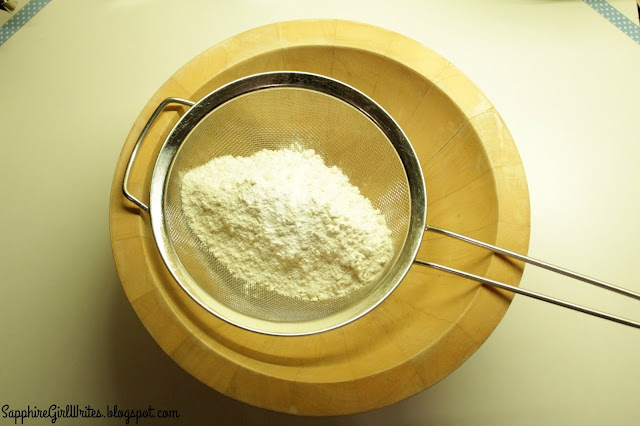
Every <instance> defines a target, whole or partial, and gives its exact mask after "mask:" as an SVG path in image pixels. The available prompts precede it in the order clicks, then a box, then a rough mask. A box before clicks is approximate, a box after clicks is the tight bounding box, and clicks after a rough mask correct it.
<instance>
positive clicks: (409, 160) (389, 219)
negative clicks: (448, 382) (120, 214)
mask: <svg viewBox="0 0 640 426" xmlns="http://www.w3.org/2000/svg"><path fill="white" fill-rule="evenodd" d="M174 103H175V104H182V105H186V106H189V107H190V108H189V109H188V110H187V112H186V113H184V114H183V115H182V117H181V118H180V119H179V120H178V122H177V123H176V125H175V126H174V128H173V129H172V130H171V132H170V133H169V135H168V136H167V138H166V139H165V141H164V143H163V145H162V147H161V148H160V151H159V153H158V156H157V159H156V162H155V166H154V169H153V174H152V177H151V183H150V188H149V194H150V196H149V204H148V205H147V204H145V203H144V202H142V201H141V200H140V199H138V198H137V197H135V196H134V195H133V194H132V193H131V192H130V191H129V189H128V186H129V176H130V172H131V169H132V166H133V164H134V162H135V158H136V156H137V153H138V150H139V148H140V146H141V143H142V141H143V140H144V138H145V136H146V134H147V133H148V131H149V129H150V128H151V126H152V125H153V123H154V122H155V120H156V119H157V118H158V116H159V115H160V113H161V112H162V111H163V110H164V109H165V108H166V107H167V106H168V105H170V104H174ZM292 143H295V144H296V145H298V146H300V147H301V148H305V149H313V150H314V151H315V152H316V153H317V154H319V155H320V156H321V157H322V159H323V160H324V162H325V164H326V165H327V166H329V167H331V166H337V167H338V168H340V169H341V170H342V172H343V173H344V174H345V175H346V176H347V177H348V178H349V181H350V182H351V184H353V185H355V186H356V187H358V189H359V190H360V192H361V193H362V195H364V196H365V197H366V198H368V199H369V200H370V201H371V203H372V204H373V206H374V207H375V208H377V209H378V210H379V211H380V212H381V213H382V215H383V216H384V218H385V220H386V223H387V226H388V227H389V229H390V230H391V233H392V237H391V238H392V241H393V251H394V254H393V257H392V259H391V260H390V261H389V262H388V263H387V265H386V267H385V269H384V271H383V272H382V274H381V275H380V277H379V278H378V280H377V281H376V282H375V283H373V284H372V285H370V286H368V287H366V288H363V289H359V290H357V291H353V292H351V293H349V294H348V295H347V296H345V297H341V298H336V299H331V300H325V301H308V300H300V299H296V298H291V297H286V296H283V295H279V294H277V293H275V292H273V291H270V290H267V289H265V288H264V287H261V286H257V285H252V284H251V283H246V282H243V281H242V280H241V279H239V278H237V277H235V276H233V275H232V274H231V273H230V272H229V270H228V269H227V268H226V267H225V265H223V264H221V263H220V262H219V261H218V260H217V259H216V258H215V257H214V256H213V255H212V254H211V253H210V251H209V250H208V249H207V247H206V246H205V245H204V244H203V243H202V242H201V241H200V240H199V239H198V238H197V237H196V236H195V234H194V233H193V232H192V231H191V229H190V227H189V224H188V221H187V219H186V217H185V215H184V213H183V211H182V207H181V203H182V201H181V194H180V192H181V191H180V189H181V177H182V175H183V174H184V173H185V172H187V171H189V170H191V169H193V168H195V167H198V166H200V165H203V164H205V163H207V162H208V161H210V160H211V159H213V158H218V157H222V156H226V155H231V156H249V155H252V154H254V153H256V152H258V151H262V150H264V149H269V150H278V149H284V148H288V147H290V146H291V145H292ZM317 184H319V185H321V184H322V183H321V182H318V183H317ZM122 189H123V193H124V196H125V197H126V198H127V199H128V200H130V201H131V202H133V203H134V204H136V205H137V206H138V207H139V208H140V209H142V210H143V211H144V212H146V213H148V214H149V216H150V221H151V228H152V233H153V236H154V240H155V243H156V245H157V247H158V251H159V253H160V255H161V257H162V259H163V261H164V263H165V265H166V267H167V268H168V270H169V272H170V273H171V275H172V276H173V278H174V279H175V280H176V282H177V283H178V284H179V285H180V287H182V289H183V290H184V291H185V292H186V293H187V294H188V295H189V296H190V297H191V298H192V299H193V300H194V301H195V302H196V303H198V304H199V305H200V306H201V307H202V308H204V309H206V310H207V311H209V312H210V313H212V314H213V315H216V316H217V317H219V318H221V319H222V320H224V321H227V322H229V323H231V324H234V325H236V326H238V327H241V328H244V329H247V330H250V331H254V332H259V333H264V334H270V335H281V336H297V335H308V334H314V333H320V332H324V331H328V330H332V329H335V328H337V327H340V326H343V325H345V324H348V323H350V322H352V321H354V320H356V319H358V318H360V317H361V316H363V315H365V314H366V313H368V312H370V311H371V310H372V309H374V308H375V307H376V306H378V305H379V304H380V303H382V301H384V300H385V299H386V298H387V297H388V296H389V295H390V294H391V293H392V292H393V291H394V289H395V288H396V287H397V286H398V285H399V284H400V282H401V281H402V279H403V278H404V276H405V275H406V273H407V272H408V270H409V268H410V267H411V266H412V265H413V264H414V263H417V264H420V265H424V266H427V267H431V268H435V269H438V270H440V271H444V272H447V273H451V274H455V275H458V276H461V277H464V278H467V279H471V280H474V281H476V282H480V283H482V284H485V285H490V286H494V287H497V288H500V289H503V290H507V291H511V292H514V293H517V294H521V295H524V296H528V297H531V298H534V299H538V300H541V301H544V302H548V303H552V304H555V305H558V306H561V307H564V308H569V309H572V310H576V311H579V312H583V313H586V314H589V315H593V316H596V317H600V318H603V319H607V320H610V321H614V322H617V323H620V324H624V325H628V326H632V327H636V328H640V323H639V322H636V321H631V320H628V319H625V318H621V317H618V316H614V315H610V314H607V313H604V312H601V311H597V310H594V309H590V308H587V307H583V306H580V305H576V304H573V303H570V302H567V301H563V300H559V299H556V298H553V297H550V296H546V295H543V294H539V293H536V292H533V291H530V290H526V289H522V288H519V287H516V286H512V285H509V284H505V283H502V282H498V281H495V280H491V279H488V278H485V277H481V276H478V275H474V274H470V273H467V272H464V271H460V270H456V269H453V268H450V267H447V266H444V265H440V264H436V263H433V262H429V261H425V260H420V259H416V256H417V253H418V249H419V248H420V244H421V242H422V237H423V235H424V233H425V232H427V231H428V232H434V233H439V234H442V235H445V236H448V237H452V238H455V239H458V240H461V241H464V242H466V243H469V244H474V245H477V246H480V247H482V248H485V249H487V250H490V251H493V252H495V253H497V254H499V255H502V256H508V257H511V258H514V259H516V260H519V261H523V262H526V263H529V264H533V265H536V266H539V267H542V268H545V269H548V270H551V271H553V272H556V273H560V274H562V275H565V276H568V277H571V278H574V279H578V280H581V281H583V282H586V283H589V284H592V285H596V286H598V287H601V288H604V289H607V290H610V291H614V292H617V293H619V294H622V295H624V296H628V297H632V298H635V299H638V300H640V294H638V293H635V292H632V291H630V290H626V289H623V288H620V287H617V286H614V285H611V284H608V283H605V282H603V281H600V280H596V279H593V278H589V277H586V276H584V275H581V274H578V273H575V272H572V271H569V270H566V269H564V268H560V267H558V266H554V265H551V264H549V263H546V262H542V261H540V260H536V259H533V258H530V257H528V256H524V255H521V254H518V253H515V252H512V251H510V250H506V249H503V248H500V247H497V246H494V245H491V244H488V243H485V242H482V241H478V240H475V239H472V238H469V237H467V236H464V235H461V234H458V233H455V232H452V231H449V230H445V229H441V228H437V227H432V226H429V225H427V224H426V212H427V192H426V187H425V180H424V176H423V174H422V169H421V167H420V164H419V162H418V158H417V155H416V153H415V151H414V150H413V147H412V146H411V143H410V142H409V140H408V138H407V136H406V134H405V133H404V132H403V130H402V129H401V128H400V126H399V125H398V124H397V123H396V121H395V120H394V119H393V118H392V117H391V116H390V115H389V114H388V113H387V112H386V111H385V110H384V109H383V108H382V107H381V106H380V105H379V104H378V103H376V102H375V101H374V100H373V99H371V98H370V97H368V96H367V95H365V94H364V93H362V92H360V91H359V90H357V89H355V88H353V87H351V86H349V85H347V84H345V83H342V82H340V81H338V80H335V79H332V78H329V77H326V76H322V75H318V74H311V73H306V72H293V71H282V72H267V73H260V74H255V75H251V76H248V77H244V78H241V79H238V80H236V81H233V82H231V83H228V84H226V85H224V86H222V87H220V88H218V89H216V90H214V91H213V92H211V93H209V94H208V95H206V96H204V97H203V98H202V99H201V100H200V101H198V102H192V101H189V100H185V99H180V98H175V97H171V98H167V99H165V100H164V101H162V102H161V103H160V104H159V106H158V107H157V108H156V110H155V111H154V113H153V114H152V115H151V117H150V119H149V120H148V122H147V123H146V125H145V127H144V128H143V130H142V132H141V133H140V136H139V137H138V139H137V142H136V144H135V146H134V148H133V151H132V153H131V157H130V159H129V162H128V164H127V167H126V170H125V174H124V179H123V186H122Z"/></svg>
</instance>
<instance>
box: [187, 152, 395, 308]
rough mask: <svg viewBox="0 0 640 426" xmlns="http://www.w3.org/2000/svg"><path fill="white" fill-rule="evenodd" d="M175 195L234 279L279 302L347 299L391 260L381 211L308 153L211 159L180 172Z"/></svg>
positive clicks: (191, 222)
mask: <svg viewBox="0 0 640 426" xmlns="http://www.w3.org/2000/svg"><path fill="white" fill-rule="evenodd" d="M181 195H182V203H183V211H184V213H185V215H186V216H187V218H188V221H189V224H190V226H191V228H192V230H193V231H194V232H195V234H196V235H197V236H198V238H199V239H200V240H201V241H202V242H203V243H204V244H205V245H206V246H207V248H208V249H209V250H210V251H211V252H212V254H213V255H214V256H215V257H216V258H217V259H218V260H219V261H220V262H221V263H222V264H224V265H225V266H226V267H227V268H228V270H229V271H230V272H231V274H233V275H234V276H236V277H237V278H241V279H243V280H245V281H246V282H247V283H249V284H254V285H259V286H264V287H266V288H268V289H269V290H272V291H275V292H277V293H279V294H282V295H284V296H289V297H294V298H300V299H303V300H312V301H316V300H328V299H332V298H337V297H342V296H345V295H347V294H348V293H350V292H351V291H353V290H355V289H358V288H361V287H363V286H366V285H368V284H370V283H372V282H374V281H375V280H376V279H377V278H378V277H379V275H380V274H381V273H382V270H383V268H384V266H385V264H386V263H387V262H388V261H389V260H390V259H391V256H392V243H391V231H390V230H389V228H388V227H387V225H386V222H385V219H384V216H383V215H382V213H380V211H378V210H376V209H374V207H373V206H372V204H371V202H370V201H369V200H368V199H366V198H365V197H364V196H362V195H361V194H360V192H359V190H358V188H356V187H355V186H353V185H351V184H350V183H349V181H348V179H347V177H346V176H345V175H344V174H343V173H342V172H341V171H340V170H339V169H338V168H337V167H331V168H329V167H327V166H325V165H324V163H323V161H322V159H321V158H320V156H318V155H317V154H316V153H315V152H314V151H313V150H299V149H284V150H279V151H269V150H263V151H260V152H257V153H255V154H254V155H252V156H250V157H232V156H225V157H220V158H216V159H213V160H212V161H210V162H209V163H207V164H204V165H202V166H200V167H197V168H195V169H192V170H190V171H188V172H187V173H185V175H184V176H183V185H182V193H181Z"/></svg>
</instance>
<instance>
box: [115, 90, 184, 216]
mask: <svg viewBox="0 0 640 426" xmlns="http://www.w3.org/2000/svg"><path fill="white" fill-rule="evenodd" d="M171 103H176V104H182V105H186V106H189V107H191V106H194V105H195V102H191V101H188V100H186V99H181V98H167V99H165V100H164V101H162V102H161V103H160V105H158V107H157V108H156V110H155V111H153V114H151V118H149V121H147V124H145V126H144V128H143V129H142V132H140V136H138V140H137V141H136V144H135V145H134V147H133V151H131V157H129V162H128V163H127V168H126V170H125V171H124V179H123V180H122V193H123V194H124V196H125V197H127V199H128V200H129V201H131V202H132V203H134V204H135V205H137V206H138V207H140V208H141V209H142V210H144V211H145V212H147V213H149V206H147V205H146V204H145V203H143V202H142V201H140V200H139V199H138V198H137V197H135V196H134V195H133V194H132V193H131V192H129V176H130V175H131V168H132V167H133V162H134V161H135V159H136V156H137V155H138V149H139V148H140V145H141V144H142V140H143V139H144V137H145V136H146V135H147V133H148V132H149V129H150V128H151V126H152V125H153V123H154V122H155V121H156V119H157V118H158V116H159V115H160V113H161V112H162V110H163V109H165V108H166V107H167V105H169V104H171Z"/></svg>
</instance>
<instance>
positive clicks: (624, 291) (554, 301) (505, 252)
mask: <svg viewBox="0 0 640 426" xmlns="http://www.w3.org/2000/svg"><path fill="white" fill-rule="evenodd" d="M426 231H431V232H435V233H437V234H441V235H446V236H448V237H452V238H456V239H458V240H460V241H464V242H466V243H469V244H473V245H476V246H479V247H482V248H485V249H487V250H491V251H493V252H495V253H498V254H502V255H504V256H508V257H512V258H514V259H517V260H520V261H523V262H526V263H530V264H532V265H535V266H539V267H541V268H544V269H547V270H550V271H553V272H556V273H558V274H561V275H564V276H567V277H570V278H574V279H577V280H580V281H583V282H586V283H589V284H592V285H595V286H598V287H601V288H604V289H607V290H610V291H613V292H616V293H619V294H622V295H624V296H627V297H631V298H633V299H637V300H640V294H638V293H635V292H633V291H630V290H627V289H624V288H621V287H617V286H614V285H612V284H608V283H606V282H604V281H600V280H596V279H594V278H590V277H587V276H585V275H582V274H578V273H576V272H572V271H569V270H567V269H564V268H560V267H558V266H554V265H551V264H549V263H546V262H542V261H540V260H537V259H534V258H531V257H528V256H524V255H522V254H519V253H515V252H513V251H510V250H506V249H503V248H501V247H497V246H494V245H491V244H488V243H485V242H482V241H479V240H475V239H473V238H469V237H467V236H465V235H461V234H457V233H455V232H451V231H447V230H445V229H441V228H435V227H433V226H429V225H427V226H426V228H425V232H426ZM415 262H416V263H419V264H421V265H425V266H429V267H431V268H434V269H438V270H440V271H443V272H448V273H451V274H454V275H458V276H460V277H464V278H468V279H470V280H474V281H478V282H481V283H482V284H487V285H491V286H493V287H497V288H500V289H503V290H507V291H511V292H513V293H517V294H521V295H523V296H527V297H531V298H533V299H537V300H541V301H543V302H548V303H551V304H554V305H557V306H561V307H563V308H568V309H572V310H574V311H578V312H582V313H584V314H588V315H593V316H595V317H598V318H602V319H606V320H609V321H613V322H616V323H618V324H623V325H628V326H630V327H635V328H640V322H637V321H632V320H629V319H626V318H622V317H618V316H615V315H611V314H607V313H604V312H601V311H597V310H595V309H591V308H586V307H584V306H580V305H576V304H574V303H570V302H566V301H564V300H560V299H556V298H554V297H550V296H546V295H544V294H540V293H536V292H534V291H531V290H526V289H523V288H520V287H515V286H512V285H509V284H505V283H501V282H499V281H494V280H492V279H489V278H485V277H481V276H478V275H474V274H470V273H468V272H463V271H459V270H457V269H453V268H449V267H447V266H442V265H439V264H437V263H432V262H427V261H424V260H419V259H415Z"/></svg>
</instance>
